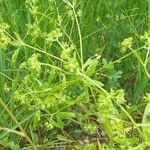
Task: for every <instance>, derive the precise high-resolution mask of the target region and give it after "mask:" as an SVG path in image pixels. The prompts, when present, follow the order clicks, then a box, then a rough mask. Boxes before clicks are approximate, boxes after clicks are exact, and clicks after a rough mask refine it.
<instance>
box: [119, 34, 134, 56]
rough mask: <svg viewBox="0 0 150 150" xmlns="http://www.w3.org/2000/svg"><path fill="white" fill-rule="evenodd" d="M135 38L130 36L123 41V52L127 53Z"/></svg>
mask: <svg viewBox="0 0 150 150" xmlns="http://www.w3.org/2000/svg"><path fill="white" fill-rule="evenodd" d="M132 43H133V38H132V37H129V38H126V39H124V41H123V42H122V43H121V52H122V53H125V52H126V50H127V49H129V48H131V47H132Z"/></svg>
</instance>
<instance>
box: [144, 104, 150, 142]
mask: <svg viewBox="0 0 150 150" xmlns="http://www.w3.org/2000/svg"><path fill="white" fill-rule="evenodd" d="M142 131H143V134H144V137H145V139H146V141H148V142H150V103H148V104H147V106H146V108H145V111H144V114H143V120H142Z"/></svg>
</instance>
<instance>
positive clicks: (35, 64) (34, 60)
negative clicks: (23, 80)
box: [20, 53, 41, 76]
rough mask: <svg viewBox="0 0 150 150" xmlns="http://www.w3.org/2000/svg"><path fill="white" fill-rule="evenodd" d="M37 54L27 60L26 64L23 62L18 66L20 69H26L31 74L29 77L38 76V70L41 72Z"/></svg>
mask: <svg viewBox="0 0 150 150" xmlns="http://www.w3.org/2000/svg"><path fill="white" fill-rule="evenodd" d="M38 58H39V54H35V53H34V54H33V55H32V57H30V58H29V59H28V61H27V62H23V63H22V64H21V65H20V68H26V69H27V70H29V71H30V72H31V75H37V76H38V75H39V73H40V70H41V64H40V62H39V60H38Z"/></svg>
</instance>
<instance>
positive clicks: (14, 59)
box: [12, 48, 19, 63]
mask: <svg viewBox="0 0 150 150" xmlns="http://www.w3.org/2000/svg"><path fill="white" fill-rule="evenodd" d="M18 54H19V48H18V49H17V50H15V52H14V53H13V55H12V62H13V63H16V61H17V58H18Z"/></svg>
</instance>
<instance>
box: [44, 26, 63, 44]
mask: <svg viewBox="0 0 150 150" xmlns="http://www.w3.org/2000/svg"><path fill="white" fill-rule="evenodd" d="M61 36H62V33H61V30H60V28H57V29H55V30H53V31H51V33H49V34H48V35H47V38H46V42H47V43H51V42H53V41H56V40H57V39H58V38H59V37H61Z"/></svg>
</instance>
